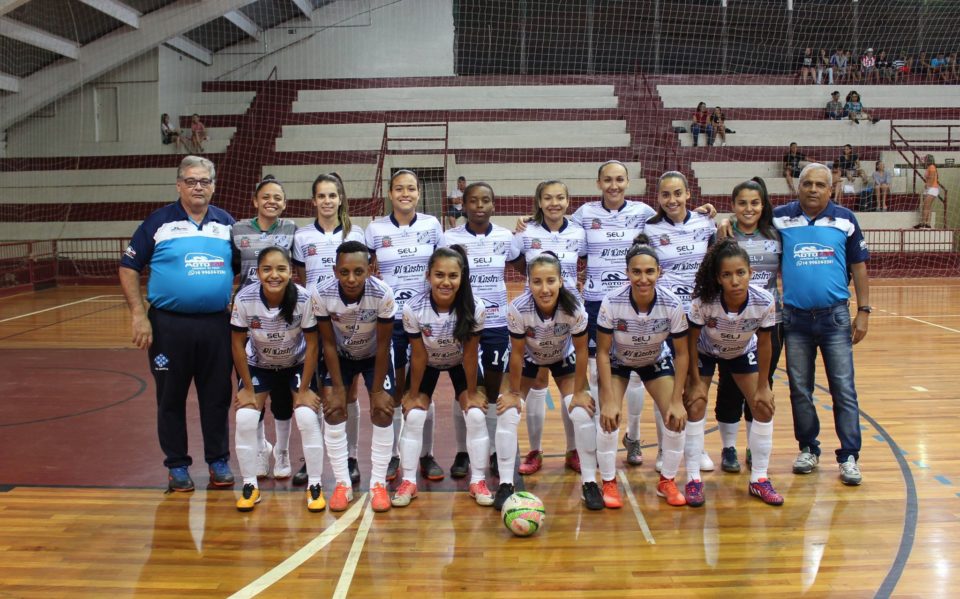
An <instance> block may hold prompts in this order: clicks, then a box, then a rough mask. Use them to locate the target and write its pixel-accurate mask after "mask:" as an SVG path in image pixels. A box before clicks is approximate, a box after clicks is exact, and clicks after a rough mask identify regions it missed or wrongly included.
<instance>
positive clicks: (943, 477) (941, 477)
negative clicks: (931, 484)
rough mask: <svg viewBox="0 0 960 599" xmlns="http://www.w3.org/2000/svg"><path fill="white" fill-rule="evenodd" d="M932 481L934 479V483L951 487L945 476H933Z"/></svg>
mask: <svg viewBox="0 0 960 599" xmlns="http://www.w3.org/2000/svg"><path fill="white" fill-rule="evenodd" d="M933 479H934V480H935V481H937V482H939V483H942V484H945V485H952V484H953V483H952V482H950V479H949V478H947V477H946V476H944V475H942V474H938V475H937V476H934V477H933Z"/></svg>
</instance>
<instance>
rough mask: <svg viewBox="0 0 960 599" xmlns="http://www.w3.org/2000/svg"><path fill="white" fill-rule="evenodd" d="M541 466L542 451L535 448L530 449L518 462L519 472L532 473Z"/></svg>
mask: <svg viewBox="0 0 960 599" xmlns="http://www.w3.org/2000/svg"><path fill="white" fill-rule="evenodd" d="M542 467H543V452H542V451H539V450H537V449H534V450H533V451H530V452H528V453H527V455H526V456H524V458H523V461H522V462H520V468H519V470H520V474H523V475H527V474H533V473H535V472H537V471H539V470H540V468H542Z"/></svg>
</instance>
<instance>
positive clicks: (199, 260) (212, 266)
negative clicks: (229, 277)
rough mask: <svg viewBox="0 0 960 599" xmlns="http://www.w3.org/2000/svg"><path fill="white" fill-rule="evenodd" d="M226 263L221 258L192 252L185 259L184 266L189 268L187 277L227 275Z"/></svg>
mask: <svg viewBox="0 0 960 599" xmlns="http://www.w3.org/2000/svg"><path fill="white" fill-rule="evenodd" d="M224 264H226V263H225V261H224V259H223V258H221V257H220V256H214V255H213V254H206V253H204V252H190V253H188V254H187V255H186V256H184V257H183V265H184V266H185V267H186V268H187V276H194V275H219V274H225V273H226V271H225V270H224V268H223V267H224Z"/></svg>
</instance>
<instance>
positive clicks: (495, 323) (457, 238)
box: [440, 182, 519, 476]
mask: <svg viewBox="0 0 960 599" xmlns="http://www.w3.org/2000/svg"><path fill="white" fill-rule="evenodd" d="M495 202H496V195H495V194H494V192H493V188H492V187H491V186H490V185H489V184H487V183H483V182H477V183H471V184H470V185H468V186H467V187H466V189H464V190H463V212H464V214H465V215H466V218H467V222H466V224H463V225H460V226H459V227H454V228H453V229H450V230H448V231H446V232H445V233H444V234H443V238H442V239H441V241H440V245H441V246H442V247H450V246H452V245H454V244H458V245H460V246H462V247H463V248H464V249H465V250H466V251H467V260H468V261H469V263H470V281H469V284H470V287H472V288H473V293H474V296H475V297H476V298H477V299H480V300H483V305H484V308H485V309H486V318H485V319H484V327H483V332H482V333H480V366H481V370H480V372H481V374H482V377H483V387H484V389H485V390H486V393H487V401H489V402H490V403H489V404H488V405H487V434H488V436H489V437H490V438H493V437H494V435H495V434H496V432H497V404H496V401H497V400H496V398H497V395H499V393H500V383H501V382H502V380H503V370H504V366H505V365H506V363H507V350H508V349H509V334H508V332H507V282H506V278H505V277H504V269H505V268H506V265H507V262H513V261H514V260H516V259H517V256H518V255H519V250H518V249H517V248H516V247H515V246H514V244H513V233H511V232H510V231H509V230H507V229H505V228H503V227H501V226H499V225H495V224H493V223H491V222H490V217H491V216H493V213H494V210H495V207H494V203H495ZM459 420H460V419H459V417H457V415H456V414H455V415H454V423H455V424H454V426H455V430H456V433H457V459H456V460H454V468H456V467H457V466H460V467H461V468H463V469H464V470H465V469H466V465H465V464H463V463H462V462H463V461H464V460H463V458H467V459H469V455H468V454H467V453H464V450H465V449H466V430H465V425H461V424H460V422H459ZM493 449H494V451H495V450H496V448H493ZM511 452H512V453H514V454H515V453H516V446H514V447H513V449H511ZM461 456H462V457H461ZM496 456H497V454H496V453H494V454H493V455H492V456H491V457H490V469H491V470H492V471H493V473H494V475H496V474H497V472H496V465H497V458H496ZM512 457H513V456H511V464H512V463H513V459H512ZM458 461H459V462H460V463H459V464H458ZM454 468H451V471H453V470H454ZM511 468H512V466H511ZM512 472H513V471H512V470H511V476H512ZM452 475H453V472H451V476H452Z"/></svg>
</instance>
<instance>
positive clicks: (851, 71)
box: [844, 50, 860, 81]
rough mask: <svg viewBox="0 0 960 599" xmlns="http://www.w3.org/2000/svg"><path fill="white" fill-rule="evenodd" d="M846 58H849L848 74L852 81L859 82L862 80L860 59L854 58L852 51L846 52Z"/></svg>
mask: <svg viewBox="0 0 960 599" xmlns="http://www.w3.org/2000/svg"><path fill="white" fill-rule="evenodd" d="M844 56H846V57H847V74H848V75H849V76H850V81H859V80H860V58H859V57H857V56H854V54H853V51H852V50H846V51H845V52H844Z"/></svg>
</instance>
